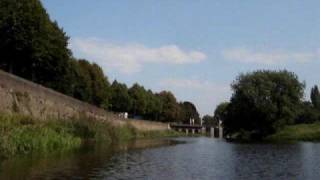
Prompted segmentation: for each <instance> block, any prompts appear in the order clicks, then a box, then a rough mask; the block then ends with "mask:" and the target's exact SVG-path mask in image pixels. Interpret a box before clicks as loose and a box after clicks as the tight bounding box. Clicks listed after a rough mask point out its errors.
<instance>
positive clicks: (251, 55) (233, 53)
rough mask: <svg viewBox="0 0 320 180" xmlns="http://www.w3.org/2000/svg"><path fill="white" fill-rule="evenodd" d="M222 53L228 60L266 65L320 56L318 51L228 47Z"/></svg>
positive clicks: (299, 61)
mask: <svg viewBox="0 0 320 180" xmlns="http://www.w3.org/2000/svg"><path fill="white" fill-rule="evenodd" d="M222 55H223V57H224V58H225V59H228V60H233V61H238V62H243V63H254V64H264V65H274V64H284V63H288V62H296V63H306V62H309V61H312V60H314V59H316V58H319V57H320V56H319V53H318V52H288V51H286V52H285V51H265V52H262V51H260V52H259V51H255V50H250V49H248V48H233V49H228V50H225V51H223V53H222Z"/></svg>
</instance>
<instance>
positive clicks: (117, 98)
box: [110, 80, 132, 112]
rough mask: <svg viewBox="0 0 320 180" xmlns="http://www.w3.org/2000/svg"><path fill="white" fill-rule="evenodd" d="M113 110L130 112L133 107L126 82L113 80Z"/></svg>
mask: <svg viewBox="0 0 320 180" xmlns="http://www.w3.org/2000/svg"><path fill="white" fill-rule="evenodd" d="M110 104H111V110H112V111H115V112H129V111H130V110H131V107H132V100H131V97H130V95H129V93H128V88H127V86H126V85H125V84H121V83H118V81H116V80H115V81H113V83H112V85H111V98H110Z"/></svg>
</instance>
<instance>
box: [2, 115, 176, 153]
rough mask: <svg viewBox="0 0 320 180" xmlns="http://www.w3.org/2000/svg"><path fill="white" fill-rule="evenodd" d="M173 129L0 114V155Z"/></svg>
mask: <svg viewBox="0 0 320 180" xmlns="http://www.w3.org/2000/svg"><path fill="white" fill-rule="evenodd" d="M178 135H179V134H178V133H176V132H174V131H144V132H141V131H137V130H136V129H135V128H133V127H132V126H130V125H124V126H121V127H114V126H111V125H110V124H108V123H106V122H101V121H96V120H93V119H86V118H82V119H72V120H59V119H51V120H46V121H41V120H38V119H34V118H31V117H29V116H21V115H4V114H0V157H9V156H12V155H16V154H27V153H31V152H44V153H46V152H51V151H55V150H70V149H73V148H79V147H80V146H81V144H82V143H83V142H84V141H86V140H91V141H94V142H96V143H103V144H104V145H110V144H112V143H121V142H127V141H129V140H132V139H135V138H158V137H173V136H178Z"/></svg>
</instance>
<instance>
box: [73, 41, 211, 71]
mask: <svg viewBox="0 0 320 180" xmlns="http://www.w3.org/2000/svg"><path fill="white" fill-rule="evenodd" d="M70 48H71V49H72V50H73V51H74V52H76V53H77V54H78V56H80V57H82V58H86V59H89V60H92V61H94V62H96V63H98V64H99V65H101V66H102V67H106V68H115V69H117V70H118V71H120V72H122V73H134V72H139V71H141V69H142V68H143V66H144V65H145V64H148V63H159V64H160V63H162V64H189V63H199V62H201V61H203V60H205V59H206V58H207V56H206V54H204V53H202V52H200V51H185V50H182V49H181V48H179V47H178V46H177V45H164V46H161V47H157V48H151V47H146V46H144V45H142V44H115V43H108V42H105V41H102V40H99V39H93V38H76V39H72V40H71V44H70Z"/></svg>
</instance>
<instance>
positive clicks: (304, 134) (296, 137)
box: [266, 123, 320, 141]
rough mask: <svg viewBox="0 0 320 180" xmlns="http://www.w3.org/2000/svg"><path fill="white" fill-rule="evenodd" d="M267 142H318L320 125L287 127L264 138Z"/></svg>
mask: <svg viewBox="0 0 320 180" xmlns="http://www.w3.org/2000/svg"><path fill="white" fill-rule="evenodd" d="M266 140H268V141H320V123H314V124H299V125H292V126H287V127H285V128H284V129H282V130H280V131H279V132H277V133H275V134H273V135H271V136H269V137H267V138H266Z"/></svg>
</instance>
